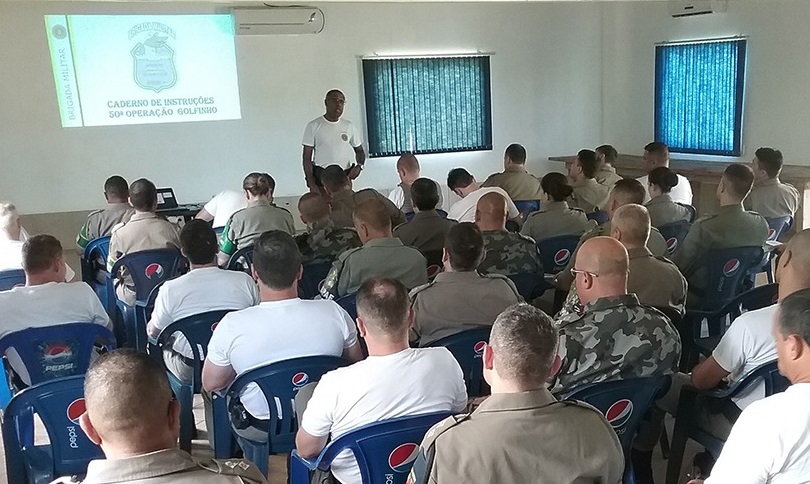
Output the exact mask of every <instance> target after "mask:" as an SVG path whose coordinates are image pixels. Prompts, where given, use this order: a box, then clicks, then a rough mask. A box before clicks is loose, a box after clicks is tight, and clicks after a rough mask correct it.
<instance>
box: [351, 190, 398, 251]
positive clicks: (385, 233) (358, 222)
mask: <svg viewBox="0 0 810 484" xmlns="http://www.w3.org/2000/svg"><path fill="white" fill-rule="evenodd" d="M353 217H354V227H355V228H356V229H357V234H358V235H359V236H360V240H361V241H362V242H363V243H365V242H366V241H367V240H369V239H377V238H382V237H390V236H391V214H390V213H388V208H386V206H385V203H383V201H382V200H378V199H376V198H370V199H368V200H363V201H362V202H360V203H358V204H357V206H355V207H354V213H353Z"/></svg>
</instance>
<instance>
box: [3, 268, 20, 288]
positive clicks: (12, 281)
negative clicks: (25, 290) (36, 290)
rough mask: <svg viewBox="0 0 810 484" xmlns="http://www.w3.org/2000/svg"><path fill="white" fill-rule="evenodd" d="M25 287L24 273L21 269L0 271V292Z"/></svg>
mask: <svg viewBox="0 0 810 484" xmlns="http://www.w3.org/2000/svg"><path fill="white" fill-rule="evenodd" d="M24 285H25V271H24V270H22V269H11V270H7V271H0V291H8V290H9V289H14V288H15V287H17V286H24Z"/></svg>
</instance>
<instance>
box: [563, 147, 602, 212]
mask: <svg viewBox="0 0 810 484" xmlns="http://www.w3.org/2000/svg"><path fill="white" fill-rule="evenodd" d="M596 170H597V162H596V153H595V152H593V151H591V150H580V151H579V153H577V157H576V159H575V160H574V161H573V162H572V163H571V166H569V167H568V177H569V178H570V179H571V187H573V188H574V193H573V194H572V195H571V199H570V200H568V205H570V206H571V208H579V209H581V210H584V211H585V213H591V212H598V211H600V210H604V209H605V205H606V204H607V201H608V196H609V195H610V187H609V186H606V185H602V184H601V183H599V182H597V181H596V178H594V176H596Z"/></svg>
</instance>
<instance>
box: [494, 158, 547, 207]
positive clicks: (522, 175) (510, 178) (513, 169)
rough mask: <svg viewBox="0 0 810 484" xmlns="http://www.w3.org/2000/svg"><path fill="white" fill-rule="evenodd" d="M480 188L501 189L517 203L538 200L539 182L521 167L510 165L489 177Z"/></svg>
mask: <svg viewBox="0 0 810 484" xmlns="http://www.w3.org/2000/svg"><path fill="white" fill-rule="evenodd" d="M481 186H482V187H501V188H502V189H503V191H505V192H506V193H508V194H509V198H511V199H512V200H517V201H524V200H539V199H540V193H541V192H542V190H541V188H540V180H539V179H538V178H537V177H536V176H534V175H532V174H531V173H529V172H527V171H526V167H525V166H522V165H511V166H509V168H506V169H505V170H504V171H503V172H502V173H495V174H492V175H489V177H488V178H487V179H486V180H484V183H482V184H481Z"/></svg>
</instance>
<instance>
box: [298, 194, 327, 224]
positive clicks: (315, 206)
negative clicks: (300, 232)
mask: <svg viewBox="0 0 810 484" xmlns="http://www.w3.org/2000/svg"><path fill="white" fill-rule="evenodd" d="M298 212H299V213H300V214H301V220H303V221H304V223H305V224H311V223H314V222H320V221H323V220H326V219H328V218H329V204H328V203H326V200H325V199H324V198H323V197H322V196H321V194H320V193H312V192H310V193H305V194H304V195H302V196H301V198H300V199H298Z"/></svg>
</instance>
